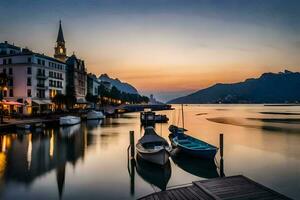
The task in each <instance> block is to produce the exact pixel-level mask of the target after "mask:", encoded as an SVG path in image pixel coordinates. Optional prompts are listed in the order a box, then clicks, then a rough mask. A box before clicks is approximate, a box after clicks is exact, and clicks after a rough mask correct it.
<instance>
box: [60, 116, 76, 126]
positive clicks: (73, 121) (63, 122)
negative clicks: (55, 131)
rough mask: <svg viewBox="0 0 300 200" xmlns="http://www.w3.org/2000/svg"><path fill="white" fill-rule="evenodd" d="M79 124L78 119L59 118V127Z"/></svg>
mask: <svg viewBox="0 0 300 200" xmlns="http://www.w3.org/2000/svg"><path fill="white" fill-rule="evenodd" d="M80 122H81V119H80V117H74V116H67V117H61V118H59V125H61V126H72V125H75V124H79V123H80Z"/></svg>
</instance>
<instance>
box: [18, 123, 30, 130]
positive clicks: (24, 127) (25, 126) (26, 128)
mask: <svg viewBox="0 0 300 200" xmlns="http://www.w3.org/2000/svg"><path fill="white" fill-rule="evenodd" d="M16 127H17V128H18V129H23V130H29V129H30V128H31V125H30V124H17V125H16Z"/></svg>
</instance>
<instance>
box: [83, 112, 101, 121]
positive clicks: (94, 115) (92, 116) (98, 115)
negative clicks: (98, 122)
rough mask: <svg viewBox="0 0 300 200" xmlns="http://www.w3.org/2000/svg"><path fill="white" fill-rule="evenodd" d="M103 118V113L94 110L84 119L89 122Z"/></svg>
mask: <svg viewBox="0 0 300 200" xmlns="http://www.w3.org/2000/svg"><path fill="white" fill-rule="evenodd" d="M104 118H105V116H104V115H103V113H102V112H101V111H95V110H91V111H90V112H88V113H87V116H86V119H88V120H90V119H104Z"/></svg>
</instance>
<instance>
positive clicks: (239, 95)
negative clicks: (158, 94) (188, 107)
mask: <svg viewBox="0 0 300 200" xmlns="http://www.w3.org/2000/svg"><path fill="white" fill-rule="evenodd" d="M299 87H300V73H299V72H291V71H288V70H285V71H284V72H279V73H264V74H262V75H261V76H260V77H259V78H257V79H255V78H251V79H247V80H245V81H244V82H240V83H233V84H221V83H218V84H216V85H213V86H211V87H209V88H206V89H202V90H199V91H197V92H195V93H192V94H190V95H187V96H184V97H179V98H176V99H173V100H171V101H169V102H168V103H191V104H196V103H298V102H300V89H299Z"/></svg>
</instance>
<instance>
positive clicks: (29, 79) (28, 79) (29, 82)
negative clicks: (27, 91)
mask: <svg viewBox="0 0 300 200" xmlns="http://www.w3.org/2000/svg"><path fill="white" fill-rule="evenodd" d="M27 86H31V78H30V77H28V78H27Z"/></svg>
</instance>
